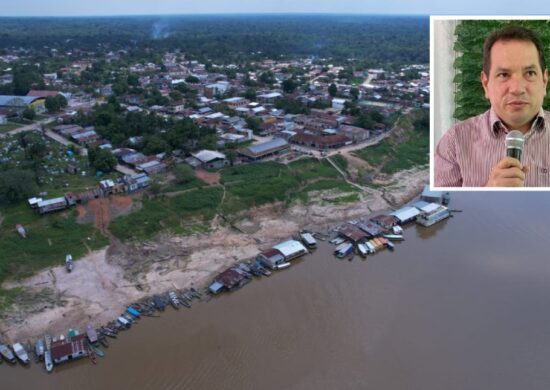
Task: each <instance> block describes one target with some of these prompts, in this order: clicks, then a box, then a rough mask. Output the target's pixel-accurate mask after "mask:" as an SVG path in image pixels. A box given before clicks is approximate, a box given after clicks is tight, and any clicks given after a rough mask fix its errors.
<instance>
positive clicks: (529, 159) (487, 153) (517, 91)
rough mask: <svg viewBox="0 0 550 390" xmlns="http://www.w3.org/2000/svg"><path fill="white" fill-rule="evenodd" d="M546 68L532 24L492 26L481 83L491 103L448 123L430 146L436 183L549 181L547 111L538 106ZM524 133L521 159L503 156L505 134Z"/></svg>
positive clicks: (538, 183) (549, 118)
mask: <svg viewBox="0 0 550 390" xmlns="http://www.w3.org/2000/svg"><path fill="white" fill-rule="evenodd" d="M547 82H548V71H547V69H546V64H545V61H544V50H543V46H542V43H541V41H540V39H539V38H538V36H537V35H535V33H534V32H532V31H531V30H528V29H526V28H523V27H518V26H509V27H505V28H503V29H501V30H497V31H494V32H493V33H491V34H490V35H489V36H488V37H487V39H486V40H485V44H484V46H483V70H482V72H481V84H482V85H483V90H484V91H485V97H486V98H487V99H488V100H489V101H490V102H491V108H490V109H489V110H488V111H487V112H485V113H483V114H481V115H478V116H476V117H473V118H470V119H467V120H465V121H463V122H460V123H458V124H456V125H455V126H453V127H452V128H451V129H449V131H447V132H446V133H445V135H444V136H443V137H442V138H441V140H440V141H439V143H438V145H437V147H436V150H435V159H434V162H435V169H434V172H435V175H434V184H435V186H436V187H460V186H463V187H523V186H526V187H537V186H539V187H540V186H543V187H549V186H550V173H549V167H550V113H549V112H546V111H544V110H543V109H542V103H543V100H544V96H545V95H546V84H547ZM512 130H519V131H521V132H522V133H523V134H524V137H525V142H524V146H523V153H522V157H521V160H522V161H521V162H520V161H519V160H516V159H514V158H511V157H506V147H505V142H504V140H505V138H506V134H507V133H508V132H509V131H512Z"/></svg>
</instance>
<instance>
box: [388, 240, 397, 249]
mask: <svg viewBox="0 0 550 390" xmlns="http://www.w3.org/2000/svg"><path fill="white" fill-rule="evenodd" d="M386 245H387V246H388V249H389V250H390V251H393V250H394V249H395V245H394V243H393V242H391V241H390V240H387V241H386Z"/></svg>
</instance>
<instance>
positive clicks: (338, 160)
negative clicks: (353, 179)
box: [330, 154, 348, 172]
mask: <svg viewBox="0 0 550 390" xmlns="http://www.w3.org/2000/svg"><path fill="white" fill-rule="evenodd" d="M330 160H331V161H332V162H333V163H334V164H336V166H338V168H340V169H341V170H342V171H344V172H345V171H346V170H347V169H348V160H346V158H345V157H344V156H342V155H341V154H337V155H335V156H332V157H330Z"/></svg>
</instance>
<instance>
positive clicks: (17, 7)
mask: <svg viewBox="0 0 550 390" xmlns="http://www.w3.org/2000/svg"><path fill="white" fill-rule="evenodd" d="M444 3H447V2H444V1H443V0H416V1H415V0H336V1H335V0H332V1H331V0H264V1H262V0H88V1H78V0H6V1H2V4H1V5H0V15H1V16H91V15H98V16H99V15H100V16H107V15H159V14H160V15H167V14H205V13H353V14H416V15H418V14H420V15H429V14H432V15H475V14H480V15H512V14H518V15H540V14H542V13H543V10H544V9H545V7H544V6H543V2H542V1H540V0H534V1H529V2H520V1H518V0H501V1H480V0H460V1H456V0H455V1H451V2H449V3H451V4H444ZM547 13H550V12H547Z"/></svg>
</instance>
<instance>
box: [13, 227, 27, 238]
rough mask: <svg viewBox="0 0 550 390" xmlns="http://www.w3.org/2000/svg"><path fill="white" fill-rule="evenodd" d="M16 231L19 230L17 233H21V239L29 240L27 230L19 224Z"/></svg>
mask: <svg viewBox="0 0 550 390" xmlns="http://www.w3.org/2000/svg"><path fill="white" fill-rule="evenodd" d="M15 230H17V233H19V235H20V236H21V238H27V231H26V230H25V228H24V227H23V225H21V224H19V223H18V224H17V225H15Z"/></svg>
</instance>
